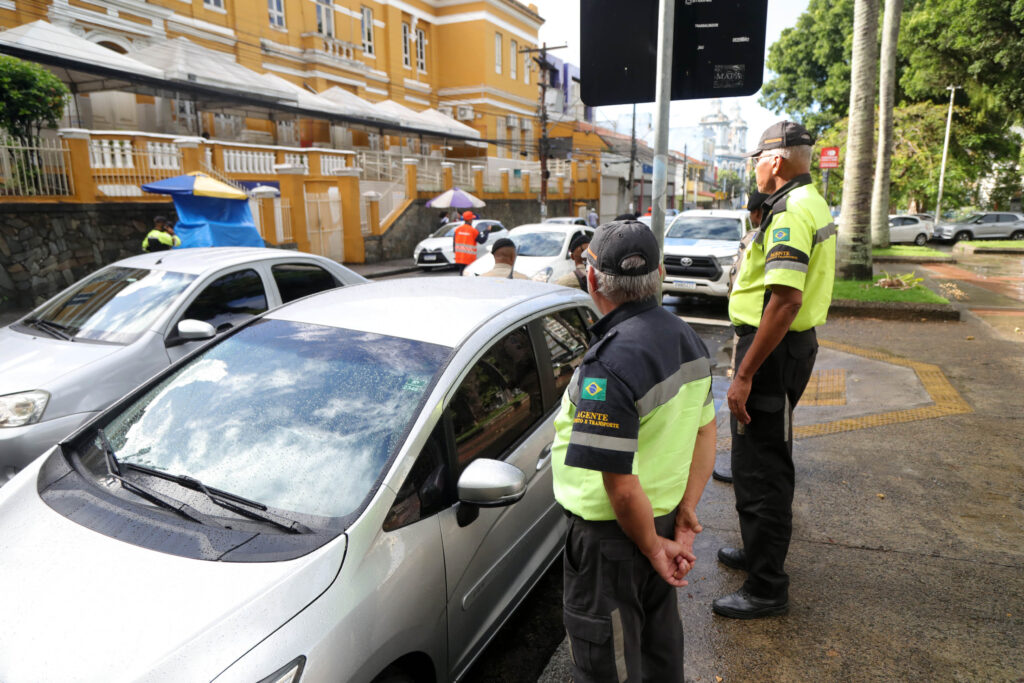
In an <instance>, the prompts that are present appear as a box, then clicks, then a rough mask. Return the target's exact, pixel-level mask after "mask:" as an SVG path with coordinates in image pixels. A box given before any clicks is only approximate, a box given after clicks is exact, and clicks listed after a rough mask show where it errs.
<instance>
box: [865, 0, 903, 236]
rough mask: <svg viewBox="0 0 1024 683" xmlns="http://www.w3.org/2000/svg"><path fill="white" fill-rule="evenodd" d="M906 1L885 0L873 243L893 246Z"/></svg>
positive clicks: (872, 231)
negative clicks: (896, 118)
mask: <svg viewBox="0 0 1024 683" xmlns="http://www.w3.org/2000/svg"><path fill="white" fill-rule="evenodd" d="M902 14H903V0H885V19H884V22H883V25H882V58H881V69H880V83H879V85H878V153H877V155H876V157H875V188H874V191H873V192H872V193H871V242H872V244H874V246H876V247H879V248H881V249H884V248H886V247H888V246H889V184H890V177H889V168H890V166H891V165H892V108H893V105H894V103H895V102H894V100H895V95H896V44H897V43H898V42H899V36H900V17H901V16H902Z"/></svg>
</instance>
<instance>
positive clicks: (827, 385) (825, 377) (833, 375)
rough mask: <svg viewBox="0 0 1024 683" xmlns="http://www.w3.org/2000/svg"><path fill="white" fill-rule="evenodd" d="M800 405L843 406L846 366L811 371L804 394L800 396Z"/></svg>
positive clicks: (844, 401) (844, 400) (844, 403)
mask: <svg viewBox="0 0 1024 683" xmlns="http://www.w3.org/2000/svg"><path fill="white" fill-rule="evenodd" d="M800 405H802V406H845V405H846V368H829V369H827V370H815V371H814V372H813V373H811V379H810V380H808V382H807V388H806V389H804V395H803V396H802V397H801V398H800Z"/></svg>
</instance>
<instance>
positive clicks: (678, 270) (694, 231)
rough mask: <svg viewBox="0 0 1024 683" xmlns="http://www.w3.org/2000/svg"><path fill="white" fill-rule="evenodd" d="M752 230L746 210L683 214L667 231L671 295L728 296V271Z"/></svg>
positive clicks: (665, 289) (668, 290)
mask: <svg viewBox="0 0 1024 683" xmlns="http://www.w3.org/2000/svg"><path fill="white" fill-rule="evenodd" d="M747 230H750V217H749V214H748V212H747V211H731V210H726V209H707V210H704V209H699V210H694V211H684V212H683V213H681V214H679V215H678V216H676V217H675V219H674V220H673V221H672V223H671V224H669V226H668V228H667V229H666V230H665V283H664V286H663V287H662V291H663V292H665V293H669V294H704V295H706V296H716V297H726V296H729V269H730V268H731V267H732V264H733V263H735V262H736V257H737V255H738V254H739V247H740V239H742V238H743V235H744V233H745V232H746V231H747Z"/></svg>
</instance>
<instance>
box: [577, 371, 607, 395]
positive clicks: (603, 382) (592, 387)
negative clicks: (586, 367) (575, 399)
mask: <svg viewBox="0 0 1024 683" xmlns="http://www.w3.org/2000/svg"><path fill="white" fill-rule="evenodd" d="M607 388H608V380H607V379H604V378H598V377H584V378H583V391H582V392H581V393H582V395H583V398H585V399H587V400H588V401H603V400H605V397H606V396H607V395H608V391H607Z"/></svg>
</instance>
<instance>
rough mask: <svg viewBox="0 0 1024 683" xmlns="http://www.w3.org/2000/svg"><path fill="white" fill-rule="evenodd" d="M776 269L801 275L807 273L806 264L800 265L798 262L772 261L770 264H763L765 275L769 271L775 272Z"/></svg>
mask: <svg viewBox="0 0 1024 683" xmlns="http://www.w3.org/2000/svg"><path fill="white" fill-rule="evenodd" d="M776 268H781V269H782V270H798V271H800V272H801V273H806V272H807V264H806V263H800V262H799V261H772V262H771V263H766V264H765V266H764V272H766V273H767V272H768V271H769V270H775V269H776Z"/></svg>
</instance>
